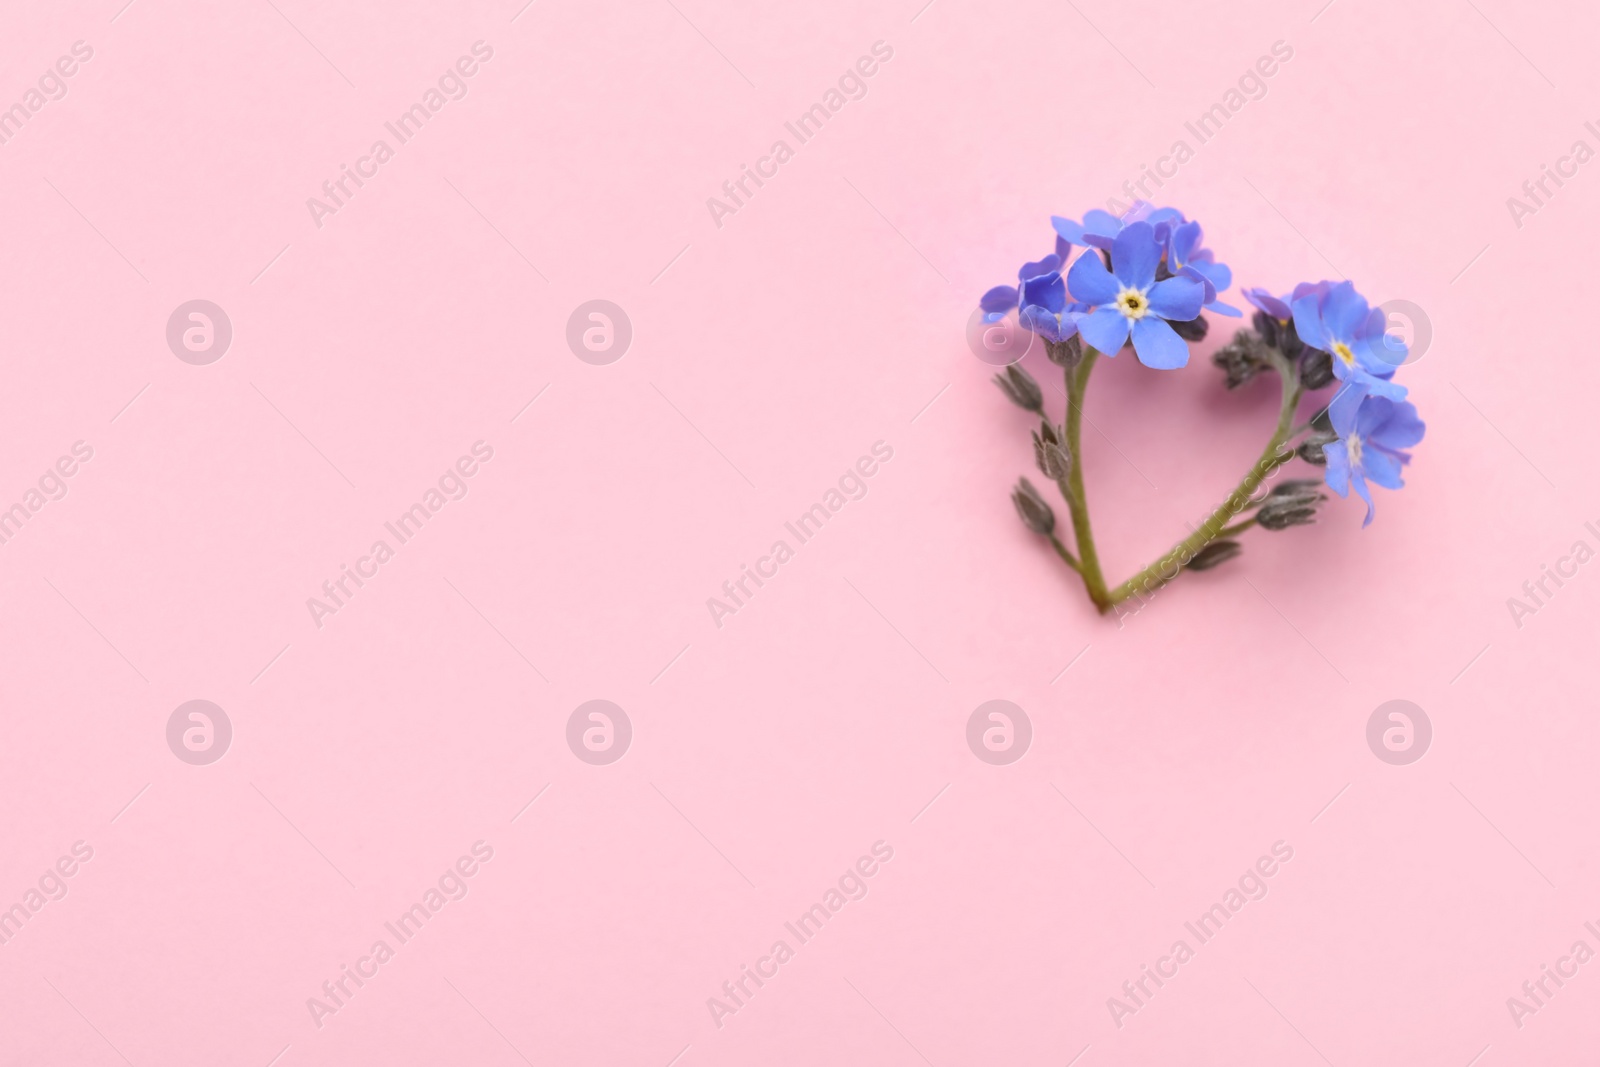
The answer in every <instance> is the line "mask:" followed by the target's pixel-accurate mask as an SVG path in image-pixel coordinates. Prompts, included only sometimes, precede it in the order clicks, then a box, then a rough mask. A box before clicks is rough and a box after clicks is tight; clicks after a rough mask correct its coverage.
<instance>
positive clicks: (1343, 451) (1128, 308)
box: [979, 201, 1423, 614]
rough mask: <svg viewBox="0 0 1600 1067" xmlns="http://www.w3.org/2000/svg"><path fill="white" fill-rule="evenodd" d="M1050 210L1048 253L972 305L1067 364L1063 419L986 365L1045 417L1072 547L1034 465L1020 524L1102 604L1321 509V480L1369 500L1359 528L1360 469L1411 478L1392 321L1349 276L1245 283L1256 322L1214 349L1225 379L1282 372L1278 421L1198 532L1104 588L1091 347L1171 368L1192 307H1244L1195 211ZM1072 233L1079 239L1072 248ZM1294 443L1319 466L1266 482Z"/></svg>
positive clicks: (1028, 379)
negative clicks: (1313, 472) (1089, 409)
mask: <svg viewBox="0 0 1600 1067" xmlns="http://www.w3.org/2000/svg"><path fill="white" fill-rule="evenodd" d="M1050 221H1051V223H1052V224H1053V225H1054V226H1055V231H1056V244H1055V251H1054V252H1052V253H1051V254H1050V255H1048V256H1045V257H1044V258H1043V259H1042V260H1039V261H1038V262H1036V263H1027V264H1024V265H1023V267H1022V269H1021V270H1020V271H1018V272H1017V280H1018V284H1017V285H1015V286H1010V285H1000V286H996V287H995V288H993V289H990V290H989V291H988V292H987V293H984V294H983V297H982V299H981V300H979V309H980V312H981V320H982V323H984V324H986V326H987V327H988V328H1015V329H1019V330H1021V331H1025V332H1026V333H1027V334H1032V335H1033V337H1035V338H1037V339H1038V340H1040V341H1042V342H1044V346H1045V354H1046V355H1047V356H1048V357H1049V359H1050V362H1052V363H1054V364H1055V365H1056V366H1058V367H1060V368H1061V369H1062V374H1063V376H1064V378H1065V384H1066V393H1067V411H1066V418H1065V421H1064V422H1063V423H1061V424H1060V425H1058V424H1056V423H1054V422H1052V421H1051V420H1050V418H1049V417H1048V416H1047V415H1046V414H1045V411H1044V394H1043V391H1042V390H1041V389H1040V388H1039V383H1038V382H1037V381H1035V380H1034V378H1033V376H1032V375H1030V374H1029V373H1028V372H1027V371H1025V370H1023V369H1022V367H1021V365H1020V364H1019V363H1017V362H1013V363H1011V364H1010V365H1009V366H1007V367H1006V369H1005V372H1004V373H1003V374H997V375H995V383H996V384H997V385H999V387H1000V389H1001V391H1002V392H1004V393H1005V395H1006V396H1007V397H1008V398H1009V399H1010V400H1011V402H1012V403H1014V404H1016V405H1017V406H1018V407H1020V408H1022V409H1023V410H1025V411H1030V412H1032V413H1033V414H1035V415H1037V416H1039V417H1040V418H1041V419H1042V420H1043V424H1042V425H1041V426H1040V428H1039V429H1038V430H1036V431H1034V433H1033V454H1034V460H1035V462H1036V464H1037V465H1038V468H1039V471H1040V472H1041V473H1042V474H1043V475H1044V476H1045V477H1046V478H1049V479H1050V480H1051V481H1053V482H1055V483H1056V485H1057V486H1058V487H1059V488H1060V490H1061V495H1062V498H1063V499H1064V500H1065V501H1066V504H1067V511H1068V512H1069V513H1070V515H1071V517H1072V531H1073V539H1074V540H1075V541H1076V546H1075V547H1076V548H1077V553H1076V554H1074V553H1073V551H1072V550H1071V549H1070V548H1069V547H1068V546H1067V544H1066V543H1065V542H1063V540H1062V539H1061V537H1059V536H1058V535H1057V534H1056V518H1055V513H1054V512H1053V511H1052V510H1051V508H1050V505H1049V504H1048V503H1047V502H1046V501H1045V499H1044V497H1043V496H1042V495H1041V494H1040V493H1039V491H1038V489H1036V488H1034V486H1033V484H1032V483H1031V482H1029V481H1028V479H1026V478H1022V479H1019V480H1018V482H1017V486H1016V488H1015V489H1014V490H1012V493H1011V499H1012V503H1014V504H1015V505H1016V509H1017V514H1018V515H1020V516H1021V517H1022V521H1023V523H1024V524H1025V525H1026V526H1027V527H1028V529H1030V530H1032V531H1033V532H1035V533H1037V534H1039V535H1040V536H1042V537H1046V538H1048V539H1049V541H1050V543H1051V545H1052V546H1053V547H1054V548H1055V551H1056V554H1057V555H1059V556H1060V557H1061V559H1062V560H1063V561H1064V562H1065V563H1066V564H1067V566H1069V567H1071V568H1072V569H1073V570H1074V571H1076V572H1078V574H1079V575H1081V576H1082V578H1083V585H1084V589H1085V591H1086V592H1087V593H1088V595H1089V599H1090V600H1091V601H1093V602H1094V605H1095V607H1096V608H1098V609H1099V610H1100V611H1101V612H1102V613H1105V612H1110V611H1116V612H1118V614H1122V613H1124V611H1125V609H1124V608H1123V607H1122V605H1124V604H1125V603H1126V602H1127V601H1129V600H1130V599H1131V598H1139V599H1140V600H1141V602H1142V600H1144V599H1147V598H1148V597H1149V596H1150V595H1151V594H1153V593H1154V592H1155V591H1156V590H1157V589H1159V588H1160V587H1161V586H1162V585H1165V584H1166V583H1167V582H1169V581H1171V580H1172V579H1173V578H1176V577H1177V576H1178V575H1179V574H1180V573H1182V572H1183V571H1184V570H1192V571H1201V570H1206V569H1208V568H1211V567H1215V566H1217V565H1218V564H1221V563H1225V562H1226V561H1228V560H1230V559H1232V558H1233V557H1235V556H1237V555H1238V554H1239V553H1240V551H1242V549H1241V547H1240V544H1239V542H1238V541H1237V540H1236V539H1235V538H1236V536H1237V535H1238V534H1241V533H1243V532H1245V531H1246V530H1248V529H1250V528H1251V527H1256V528H1259V529H1262V530H1286V529H1288V528H1289V527H1291V526H1302V525H1305V524H1308V523H1311V522H1314V521H1316V510H1317V505H1318V504H1320V503H1321V502H1322V501H1324V500H1325V499H1327V498H1326V497H1325V496H1324V495H1323V494H1322V492H1321V491H1320V489H1321V485H1322V484H1324V483H1325V484H1326V485H1327V486H1328V487H1329V488H1331V489H1332V490H1333V491H1334V492H1336V493H1338V494H1339V495H1340V496H1341V497H1346V496H1349V494H1350V490H1351V488H1352V487H1354V488H1355V491H1356V495H1358V496H1359V497H1360V498H1361V499H1362V500H1363V501H1365V502H1366V505H1367V517H1366V521H1365V522H1364V523H1363V524H1362V525H1363V526H1365V525H1366V524H1367V523H1370V522H1371V521H1372V514H1373V505H1372V492H1371V489H1370V488H1369V486H1368V482H1373V483H1376V484H1378V485H1380V486H1383V487H1384V488H1385V489H1398V488H1400V487H1401V485H1403V484H1404V483H1403V481H1402V480H1401V476H1400V475H1401V469H1402V468H1403V467H1404V466H1405V465H1406V464H1407V463H1409V462H1410V461H1411V456H1410V454H1409V453H1408V452H1407V451H1405V450H1406V449H1408V448H1410V447H1411V446H1413V445H1415V444H1417V443H1418V442H1419V441H1421V440H1422V434H1423V425H1422V421H1421V420H1420V419H1418V418H1417V409H1416V408H1415V407H1414V406H1413V405H1412V404H1411V403H1409V402H1408V401H1407V400H1406V399H1405V397H1406V390H1405V387H1404V386H1402V385H1397V384H1396V383H1395V382H1394V380H1393V379H1394V373H1395V370H1396V369H1397V368H1398V367H1400V366H1401V365H1402V364H1403V363H1404V362H1406V354H1407V353H1406V348H1405V346H1404V345H1403V344H1401V343H1400V342H1399V341H1398V340H1397V339H1396V338H1395V337H1393V336H1391V335H1389V334H1388V333H1387V332H1386V329H1387V325H1388V324H1387V321H1386V316H1385V315H1384V313H1383V311H1382V310H1380V309H1377V308H1372V307H1370V306H1369V305H1368V304H1367V300H1366V298H1365V297H1364V296H1362V295H1361V294H1360V293H1359V292H1357V291H1356V288H1355V286H1354V285H1353V284H1351V283H1350V282H1348V281H1344V282H1337V283H1335V282H1330V281H1320V282H1302V283H1300V284H1299V285H1297V286H1295V287H1294V290H1293V291H1292V292H1291V293H1289V294H1288V295H1287V296H1281V297H1279V296H1274V295H1272V294H1271V293H1270V292H1268V291H1267V290H1265V289H1246V290H1244V298H1245V299H1246V300H1248V301H1249V302H1250V304H1251V305H1253V306H1254V307H1255V308H1256V312H1255V315H1254V317H1253V319H1252V325H1253V326H1254V329H1241V330H1239V331H1238V332H1237V333H1235V334H1234V337H1233V340H1232V341H1230V342H1228V344H1227V345H1225V346H1224V347H1223V348H1221V349H1220V350H1218V351H1217V352H1216V353H1215V354H1214V355H1213V356H1212V361H1213V362H1214V363H1216V365H1217V366H1218V367H1220V368H1222V370H1223V372H1224V373H1225V375H1226V381H1227V386H1228V388H1230V389H1233V388H1237V387H1238V386H1240V385H1242V384H1244V383H1245V382H1247V381H1249V380H1250V379H1251V378H1253V377H1255V376H1256V374H1258V373H1259V372H1261V371H1263V370H1269V369H1270V370H1271V371H1273V372H1274V373H1275V374H1277V376H1278V379H1279V381H1280V382H1281V383H1282V386H1283V402H1282V405H1281V406H1280V408H1279V410H1278V424H1277V427H1276V428H1275V429H1274V430H1273V433H1272V436H1271V437H1270V438H1269V439H1268V441H1267V446H1266V448H1264V449H1263V450H1262V452H1261V458H1259V459H1258V460H1256V462H1255V464H1254V465H1253V466H1252V467H1251V468H1250V470H1249V471H1248V472H1247V473H1246V474H1245V476H1244V478H1243V479H1241V480H1240V482H1239V484H1238V485H1237V486H1235V487H1234V489H1233V491H1232V492H1231V493H1229V494H1228V495H1227V497H1226V498H1225V499H1224V500H1223V501H1222V503H1221V504H1219V505H1217V507H1216V508H1215V509H1214V510H1213V511H1212V512H1211V514H1210V515H1208V516H1207V517H1206V519H1205V521H1204V522H1202V523H1201V524H1200V525H1199V527H1197V528H1196V529H1195V531H1194V532H1193V533H1192V534H1190V535H1189V536H1188V537H1186V538H1184V539H1183V540H1182V541H1179V542H1178V543H1177V544H1176V545H1174V546H1173V547H1172V548H1171V549H1170V550H1169V551H1168V552H1166V553H1164V554H1163V555H1162V556H1161V557H1160V558H1159V559H1157V560H1156V561H1155V562H1154V563H1152V564H1150V566H1148V567H1146V568H1145V569H1144V570H1142V571H1140V572H1139V573H1138V574H1135V575H1134V576H1133V577H1132V578H1129V579H1128V580H1127V581H1125V582H1123V583H1122V584H1121V585H1118V586H1114V587H1113V586H1108V585H1107V584H1106V579H1105V575H1104V574H1103V573H1102V571H1101V569H1100V557H1099V553H1098V552H1096V550H1095V543H1094V533H1093V531H1092V529H1091V527H1090V523H1089V502H1088V499H1087V497H1085V495H1084V488H1083V468H1082V464H1081V463H1080V462H1079V456H1080V454H1081V450H1082V444H1081V436H1082V435H1081V431H1082V426H1083V397H1084V392H1085V390H1087V389H1088V387H1089V375H1090V373H1091V372H1092V371H1093V370H1094V365H1095V361H1096V360H1097V359H1098V358H1099V356H1100V355H1101V354H1102V353H1103V354H1105V355H1106V356H1115V355H1116V354H1117V353H1118V352H1120V351H1122V350H1123V349H1124V348H1126V347H1131V348H1132V349H1133V351H1134V354H1135V355H1136V356H1137V357H1138V359H1139V362H1140V363H1143V364H1144V365H1145V366H1147V367H1151V368H1154V369H1156V370H1176V369H1177V368H1179V367H1183V366H1185V365H1187V364H1188V362H1189V342H1190V341H1198V340H1200V339H1202V338H1203V337H1205V335H1206V330H1207V320H1205V319H1203V318H1201V317H1200V313H1201V311H1209V312H1212V313H1213V314H1218V315H1226V316H1229V317H1232V318H1238V317H1240V316H1241V315H1242V314H1243V313H1242V312H1241V311H1240V310H1239V309H1238V308H1236V307H1232V306H1231V305H1229V304H1225V303H1223V302H1222V301H1221V300H1219V299H1218V294H1219V293H1221V292H1222V291H1224V290H1226V289H1227V288H1228V287H1229V286H1230V285H1232V284H1233V272H1232V271H1231V270H1229V269H1228V267H1227V265H1226V264H1223V263H1218V262H1217V260H1216V257H1215V256H1214V255H1213V254H1212V252H1211V250H1210V249H1208V248H1205V247H1203V245H1202V242H1201V230H1200V224H1199V223H1198V222H1192V221H1190V220H1188V219H1186V218H1184V216H1183V213H1182V212H1181V211H1178V210H1177V209H1176V208H1170V207H1164V208H1157V207H1154V206H1152V205H1150V204H1148V203H1144V202H1143V201H1141V202H1139V203H1137V204H1135V205H1134V207H1133V208H1132V209H1131V210H1129V211H1128V212H1126V213H1125V214H1123V215H1122V216H1120V217H1119V216H1116V215H1112V214H1111V213H1109V212H1106V211H1098V210H1096V211H1090V212H1089V213H1088V214H1087V215H1085V216H1084V218H1083V221H1082V222H1081V223H1080V222H1075V221H1073V220H1072V219H1064V218H1060V217H1052V218H1051V220H1050ZM1074 246H1077V247H1079V248H1082V250H1083V251H1082V252H1081V254H1079V255H1078V257H1077V258H1076V260H1074V259H1073V248H1074ZM1069 263H1070V267H1069ZM1013 312H1015V313H1016V318H1015V320H1014V321H1012V320H1010V319H1009V317H1010V316H1011V314H1012V313H1013ZM1019 358H1020V357H1019ZM1334 384H1337V385H1338V389H1337V390H1336V391H1335V392H1334V394H1333V396H1332V398H1331V400H1330V401H1329V402H1328V403H1327V404H1326V405H1325V406H1323V407H1321V408H1320V410H1318V411H1317V413H1316V414H1315V415H1313V416H1312V417H1311V418H1310V419H1309V420H1307V421H1306V422H1304V423H1302V424H1301V425H1298V426H1297V425H1295V424H1294V421H1295V412H1296V410H1297V408H1298V406H1299V404H1300V400H1301V398H1302V397H1303V396H1304V395H1306V394H1307V393H1310V392H1314V391H1316V390H1319V389H1323V388H1326V387H1327V386H1330V385H1334ZM1296 457H1299V458H1300V459H1301V460H1304V461H1305V462H1307V463H1310V464H1313V465H1315V466H1319V467H1324V468H1326V470H1325V473H1324V475H1323V479H1322V481H1321V482H1318V481H1317V480H1315V479H1292V480H1287V481H1283V482H1280V483H1278V484H1276V485H1274V486H1272V487H1270V488H1268V487H1267V483H1268V482H1269V481H1271V480H1272V479H1273V478H1274V477H1275V475H1276V474H1277V472H1278V470H1279V468H1281V467H1282V466H1284V464H1286V463H1288V462H1289V461H1290V460H1292V459H1294V458H1296Z"/></svg>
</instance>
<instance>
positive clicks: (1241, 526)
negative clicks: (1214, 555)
mask: <svg viewBox="0 0 1600 1067" xmlns="http://www.w3.org/2000/svg"><path fill="white" fill-rule="evenodd" d="M1255 524H1256V520H1255V519H1254V518H1249V519H1246V520H1244V521H1243V522H1236V523H1234V524H1233V525H1232V526H1224V527H1223V528H1222V529H1220V530H1218V531H1217V536H1218V537H1232V536H1233V535H1234V534H1239V533H1244V532H1245V531H1246V530H1248V529H1250V527H1252V526H1254V525H1255Z"/></svg>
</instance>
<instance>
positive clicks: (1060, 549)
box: [1050, 534, 1083, 574]
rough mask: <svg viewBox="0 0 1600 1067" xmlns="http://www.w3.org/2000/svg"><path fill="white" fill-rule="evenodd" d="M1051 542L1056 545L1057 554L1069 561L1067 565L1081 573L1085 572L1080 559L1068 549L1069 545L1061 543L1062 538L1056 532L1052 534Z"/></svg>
mask: <svg viewBox="0 0 1600 1067" xmlns="http://www.w3.org/2000/svg"><path fill="white" fill-rule="evenodd" d="M1050 543H1051V544H1052V545H1054V546H1055V549H1056V555H1058V556H1060V557H1061V558H1062V559H1064V560H1066V561H1067V566H1069V567H1071V568H1072V569H1073V570H1075V571H1077V572H1078V573H1079V574H1082V573H1083V568H1082V567H1080V566H1079V565H1078V561H1077V559H1075V558H1074V557H1073V555H1072V553H1071V552H1068V551H1067V546H1066V545H1064V544H1062V543H1061V538H1059V537H1057V536H1056V535H1055V534H1051V535H1050Z"/></svg>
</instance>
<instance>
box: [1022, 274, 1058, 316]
mask: <svg viewBox="0 0 1600 1067" xmlns="http://www.w3.org/2000/svg"><path fill="white" fill-rule="evenodd" d="M1017 299H1018V301H1019V302H1020V303H1021V304H1022V306H1023V307H1028V306H1030V305H1032V304H1038V305H1039V306H1040V307H1042V308H1044V309H1045V310H1046V311H1052V312H1053V311H1060V310H1061V309H1062V308H1064V307H1066V306H1067V287H1066V285H1064V284H1063V283H1062V281H1061V272H1060V271H1051V272H1050V273H1049V274H1041V275H1039V276H1038V277H1035V278H1029V279H1028V280H1027V281H1025V282H1023V283H1022V292H1021V293H1020V294H1019V295H1018V297H1017Z"/></svg>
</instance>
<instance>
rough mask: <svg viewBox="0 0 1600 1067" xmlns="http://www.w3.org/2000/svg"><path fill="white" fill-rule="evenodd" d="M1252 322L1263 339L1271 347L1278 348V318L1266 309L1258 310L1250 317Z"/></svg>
mask: <svg viewBox="0 0 1600 1067" xmlns="http://www.w3.org/2000/svg"><path fill="white" fill-rule="evenodd" d="M1250 324H1251V325H1252V326H1254V327H1255V328H1256V333H1259V334H1260V335H1261V341H1262V343H1263V344H1265V345H1267V347H1269V348H1277V347H1278V341H1279V340H1280V337H1279V336H1278V335H1279V332H1280V331H1279V330H1278V320H1277V319H1275V318H1273V317H1272V316H1271V315H1268V314H1267V313H1266V312H1265V311H1258V312H1256V313H1255V314H1254V315H1252V316H1251V317H1250Z"/></svg>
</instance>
